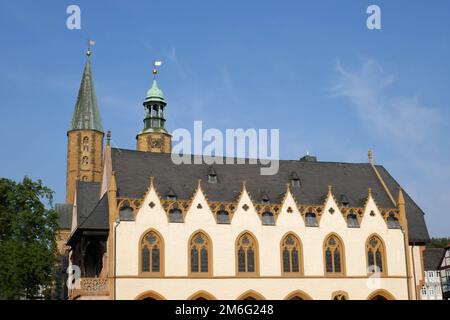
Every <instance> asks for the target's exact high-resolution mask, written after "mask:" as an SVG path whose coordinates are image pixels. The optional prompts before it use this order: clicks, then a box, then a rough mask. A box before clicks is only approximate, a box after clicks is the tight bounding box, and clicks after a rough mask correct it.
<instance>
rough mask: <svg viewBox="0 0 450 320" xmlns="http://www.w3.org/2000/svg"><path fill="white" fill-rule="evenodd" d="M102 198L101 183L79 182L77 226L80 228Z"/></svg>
mask: <svg viewBox="0 0 450 320" xmlns="http://www.w3.org/2000/svg"><path fill="white" fill-rule="evenodd" d="M99 196H100V183H99V182H86V181H78V182H77V199H76V201H77V202H76V204H77V220H78V221H77V226H80V225H81V224H82V223H83V222H84V220H86V218H87V217H88V216H89V214H90V213H91V212H92V210H93V209H94V208H95V206H96V205H97V203H98V200H99Z"/></svg>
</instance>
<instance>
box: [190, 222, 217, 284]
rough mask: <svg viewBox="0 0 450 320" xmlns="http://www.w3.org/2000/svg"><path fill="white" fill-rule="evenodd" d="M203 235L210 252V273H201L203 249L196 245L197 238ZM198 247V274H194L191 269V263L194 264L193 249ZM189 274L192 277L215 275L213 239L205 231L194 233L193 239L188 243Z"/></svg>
mask: <svg viewBox="0 0 450 320" xmlns="http://www.w3.org/2000/svg"><path fill="white" fill-rule="evenodd" d="M198 235H201V236H202V237H203V238H204V239H205V241H206V244H205V245H204V246H205V247H206V249H207V252H208V271H207V272H202V271H201V261H202V260H201V259H202V258H201V248H199V247H200V245H199V244H196V243H195V238H196V237H197V236H198ZM194 246H195V247H196V248H197V250H198V270H199V271H198V272H193V271H192V269H191V267H192V265H191V263H192V260H191V259H192V257H191V250H192V248H193V247H194ZM188 274H189V276H190V277H211V276H212V275H213V245H212V241H211V238H210V237H209V236H208V234H207V233H206V232H205V231H203V230H198V231H196V232H194V233H193V234H192V235H191V237H190V238H189V242H188Z"/></svg>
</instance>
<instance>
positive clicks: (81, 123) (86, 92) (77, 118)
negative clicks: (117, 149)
mask: <svg viewBox="0 0 450 320" xmlns="http://www.w3.org/2000/svg"><path fill="white" fill-rule="evenodd" d="M88 52H89V54H88V57H89V55H90V51H88ZM72 130H96V131H100V132H103V127H102V120H101V119H100V111H99V107H98V103H97V96H96V94H95V87H94V79H93V77H92V72H91V62H90V61H89V59H88V60H87V61H86V65H85V67H84V72H83V78H82V79H81V84H80V90H79V91H78V98H77V103H76V105H75V110H74V112H73V116H72V122H71V124H70V128H69V131H72Z"/></svg>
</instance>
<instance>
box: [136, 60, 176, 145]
mask: <svg viewBox="0 0 450 320" xmlns="http://www.w3.org/2000/svg"><path fill="white" fill-rule="evenodd" d="M156 74H157V70H156V68H155V69H153V77H154V78H153V83H152V87H151V88H150V90H148V92H147V97H146V98H145V100H144V103H143V105H144V111H145V118H144V129H142V130H141V132H139V134H138V135H137V136H136V140H137V147H136V148H137V150H138V151H148V152H159V153H161V152H163V153H170V152H171V150H172V136H171V135H170V134H169V133H168V132H167V131H166V129H165V123H166V119H165V116H164V109H165V107H166V101H165V99H164V94H163V92H162V91H161V89H159V87H158V83H157V82H156Z"/></svg>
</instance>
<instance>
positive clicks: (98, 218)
mask: <svg viewBox="0 0 450 320" xmlns="http://www.w3.org/2000/svg"><path fill="white" fill-rule="evenodd" d="M108 216H109V204H108V196H107V193H105V194H104V195H103V197H102V198H101V199H100V201H98V202H97V205H96V206H95V208H94V209H93V210H92V211H91V213H90V214H89V216H87V217H86V219H85V220H84V221H83V222H82V223H81V224H80V225H79V227H78V228H79V229H83V230H86V229H102V230H107V229H108V228H109V221H108V220H109V219H108Z"/></svg>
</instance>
